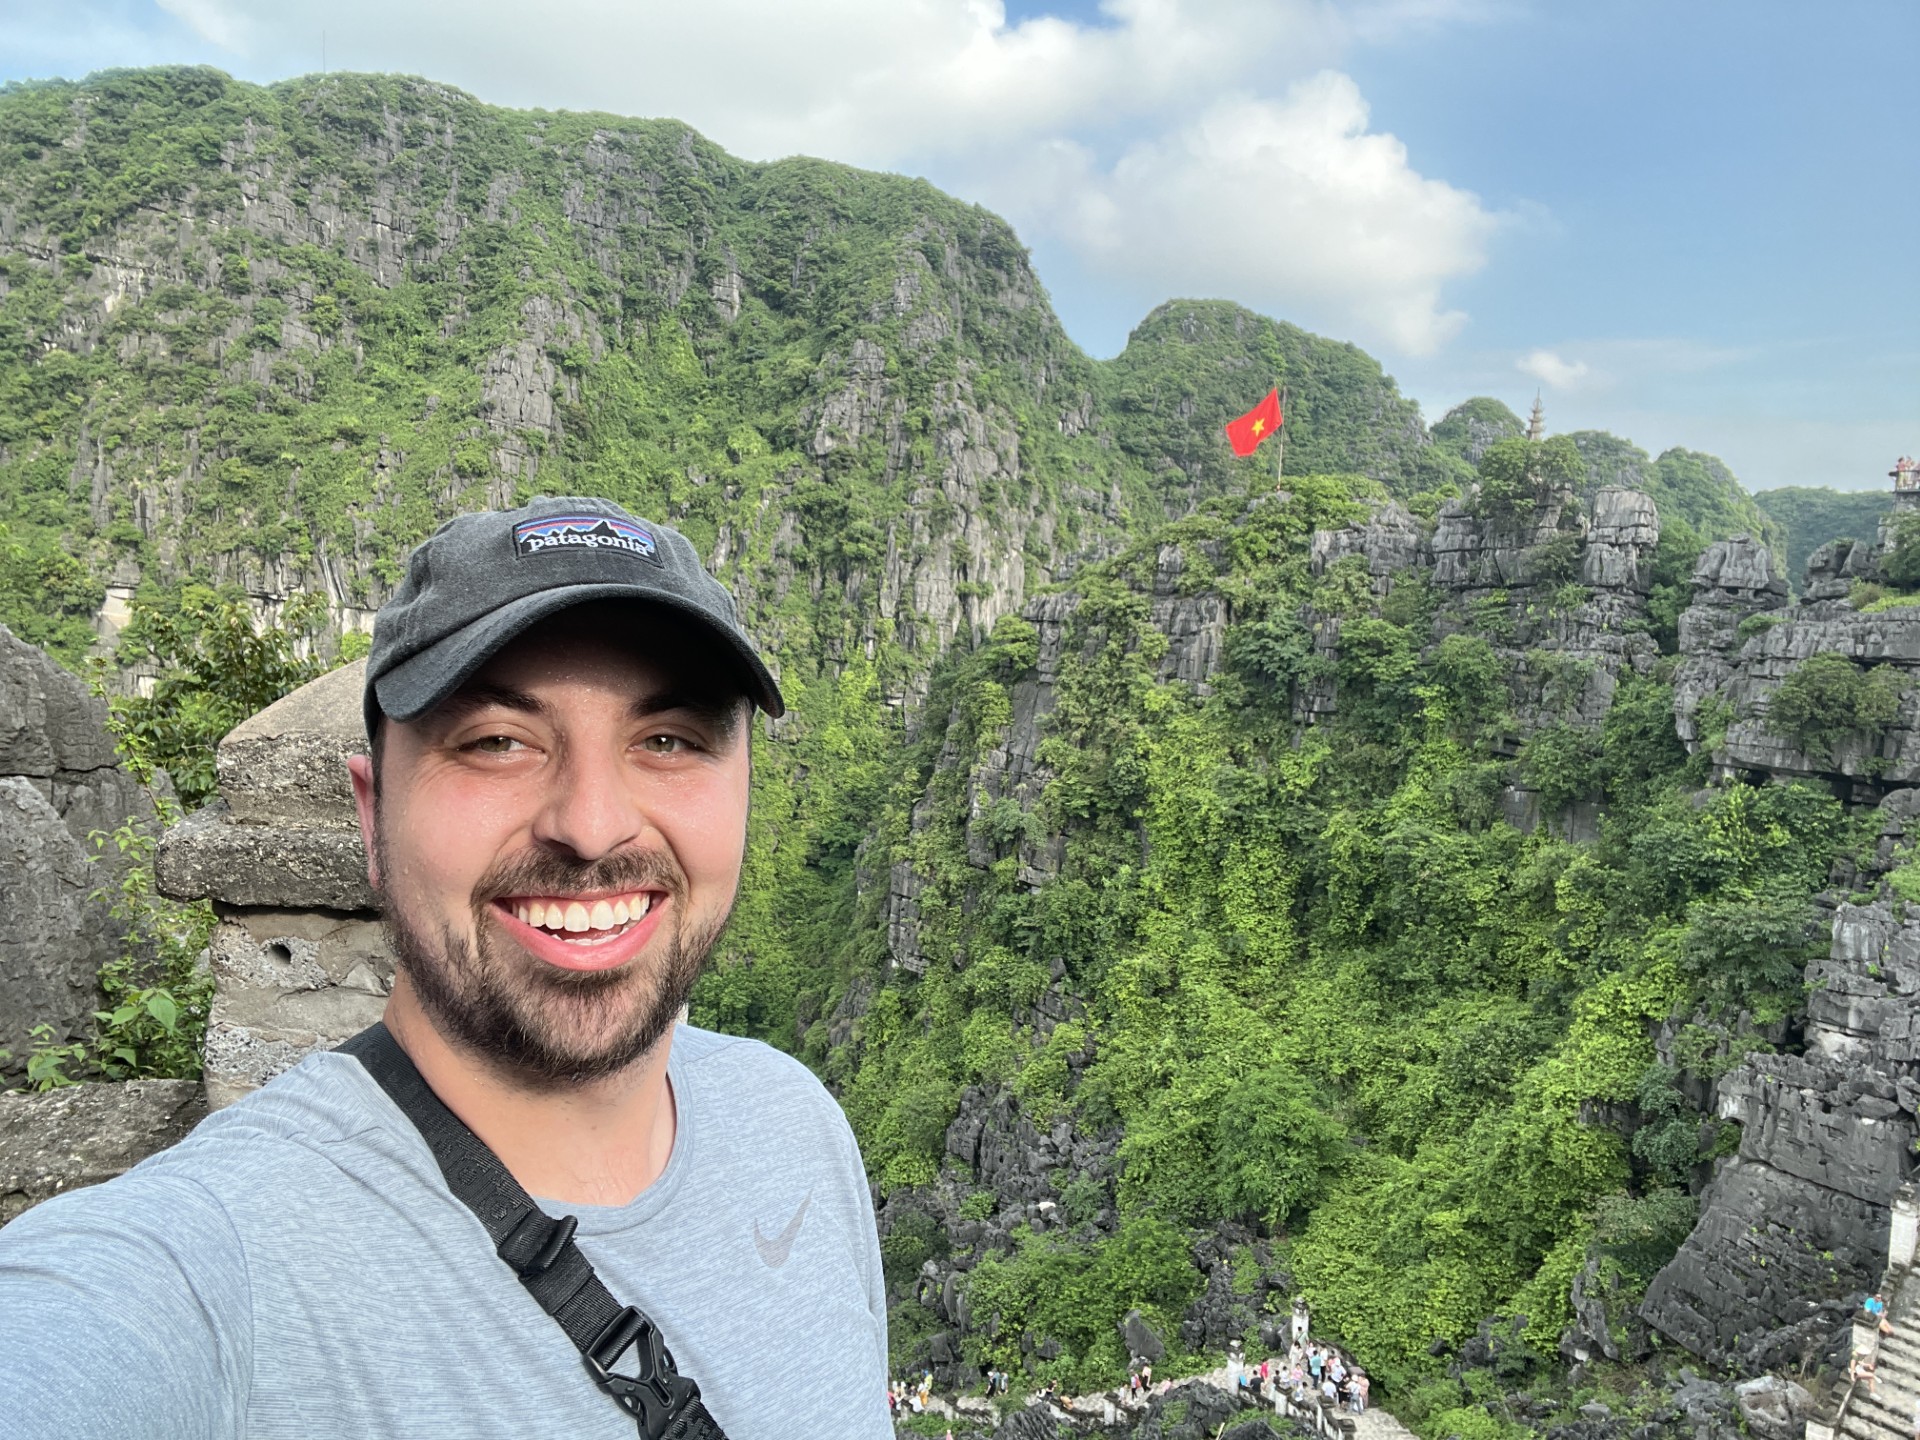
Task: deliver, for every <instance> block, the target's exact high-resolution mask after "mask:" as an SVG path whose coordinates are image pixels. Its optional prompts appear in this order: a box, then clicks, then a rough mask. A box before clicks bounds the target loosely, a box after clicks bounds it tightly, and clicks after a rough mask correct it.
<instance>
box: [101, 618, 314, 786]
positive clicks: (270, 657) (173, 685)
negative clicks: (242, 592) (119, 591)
mask: <svg viewBox="0 0 1920 1440" xmlns="http://www.w3.org/2000/svg"><path fill="white" fill-rule="evenodd" d="M325 618H326V605H325V602H324V601H323V600H322V599H321V598H320V597H319V596H318V595H296V596H295V597H294V598H293V599H292V600H291V601H289V602H288V604H287V608H286V612H285V614H284V615H283V617H282V623H281V624H279V625H268V626H264V627H260V628H256V627H255V623H254V617H253V610H252V608H251V607H250V606H249V605H248V604H247V602H246V601H245V600H243V599H239V598H237V597H234V596H229V595H221V594H217V593H216V592H214V591H212V590H210V589H208V588H207V587H205V586H203V585H189V586H186V587H185V588H184V589H183V590H181V592H180V593H179V594H178V595H177V596H173V597H170V598H161V597H148V598H143V599H139V600H136V601H135V602H134V606H133V618H132V620H131V622H130V623H129V624H128V626H127V628H126V630H125V631H123V632H122V634H121V637H120V649H119V654H118V655H117V657H116V658H117V659H118V661H119V663H120V664H121V665H122V666H125V667H128V668H147V669H157V670H158V672H159V673H158V677H157V678H156V680H155V682H154V686H153V690H152V693H151V694H148V695H120V696H115V697H114V698H113V700H112V702H111V705H110V724H111V726H112V728H113V730H114V732H115V736H116V738H117V739H118V741H119V743H120V747H121V751H122V753H123V754H124V755H125V756H126V757H127V760H128V763H129V765H130V766H131V767H132V768H133V769H134V770H135V772H136V773H139V772H143V771H144V772H147V773H151V771H152V770H153V769H154V768H156V767H158V768H160V769H163V770H165V771H166V772H167V774H168V775H169V776H171V777H172V779H173V784H174V788H175V789H176V790H178V791H179V792H180V798H181V799H182V800H183V801H185V802H186V804H187V805H188V806H190V807H191V806H196V805H199V804H201V803H203V802H204V801H206V800H207V799H209V798H210V797H211V796H212V795H213V792H214V787H215V781H214V747H215V746H216V745H218V744H219V743H220V741H221V739H222V738H223V737H224V736H225V735H226V733H227V732H228V731H229V730H231V729H233V727H234V726H236V725H238V724H239V723H240V722H241V721H242V720H245V719H246V718H247V717H248V716H249V715H253V714H256V713H258V712H259V711H261V710H264V709H266V707H267V706H269V705H271V704H272V703H273V702H274V701H276V700H278V699H279V698H280V697H281V696H282V695H285V694H287V693H288V692H289V691H291V690H295V689H298V688H299V687H300V686H302V685H304V684H306V683H307V681H309V680H311V679H313V678H314V677H315V676H316V675H319V674H320V673H321V672H323V671H324V670H325V669H326V668H327V666H326V663H325V662H324V661H322V660H320V659H318V658H316V657H314V656H313V655H312V654H311V653H308V654H305V655H303V654H302V653H301V651H302V649H303V648H305V644H303V642H306V643H310V642H311V640H312V637H313V636H314V635H315V634H316V633H317V632H318V630H319V628H320V626H321V623H322V622H323V621H324V620H325Z"/></svg>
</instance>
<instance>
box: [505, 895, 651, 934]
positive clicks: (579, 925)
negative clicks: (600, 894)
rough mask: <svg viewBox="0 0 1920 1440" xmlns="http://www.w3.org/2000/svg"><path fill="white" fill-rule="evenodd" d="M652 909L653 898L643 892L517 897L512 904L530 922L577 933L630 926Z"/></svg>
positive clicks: (514, 910) (643, 917)
mask: <svg viewBox="0 0 1920 1440" xmlns="http://www.w3.org/2000/svg"><path fill="white" fill-rule="evenodd" d="M652 908H653V897H652V896H651V895H648V894H646V893H645V892H644V891H643V892H642V893H640V894H638V895H622V896H620V897H619V898H617V899H614V900H594V901H591V902H588V901H584V900H516V901H514V903H513V913H514V914H515V915H516V916H517V917H518V918H519V919H521V920H522V921H524V922H525V923H527V924H528V925H534V926H539V927H541V928H543V929H547V930H554V931H565V932H567V933H569V934H574V935H578V934H582V933H584V932H586V931H588V930H614V929H618V928H619V927H620V926H622V925H631V924H633V923H635V922H636V921H640V920H644V919H645V918H646V915H647V912H648V911H649V910H651V909H652Z"/></svg>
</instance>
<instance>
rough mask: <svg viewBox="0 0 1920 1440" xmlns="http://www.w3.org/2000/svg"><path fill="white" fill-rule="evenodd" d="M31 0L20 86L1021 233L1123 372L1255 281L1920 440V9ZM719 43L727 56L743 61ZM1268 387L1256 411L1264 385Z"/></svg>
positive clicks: (1476, 342) (1520, 387)
mask: <svg viewBox="0 0 1920 1440" xmlns="http://www.w3.org/2000/svg"><path fill="white" fill-rule="evenodd" d="M542 10H543V19H542V23H541V24H540V25H539V26H537V27H530V26H529V25H528V24H527V21H526V16H527V13H528V12H527V11H526V10H525V8H524V7H523V6H522V5H521V4H520V3H519V0H65V3H62V4H60V5H53V6H49V5H46V4H44V3H37V4H27V3H24V0H0V78H17V77H24V76H40V75H47V74H66V75H78V74H83V73H85V72H86V71H88V70H90V69H94V68H99V67H102V66H107V65H121V64H141V63H157V62H161V61H178V60H193V61H200V62H204V63H209V64H214V65H219V66H221V67H222V68H223V69H226V70H228V71H230V72H232V73H234V74H236V75H240V76H242V77H244V78H247V79H254V80H271V79H277V78H282V77H284V76H287V75H293V74H300V73H304V72H306V71H309V70H313V69H317V68H318V67H319V60H320V37H321V33H322V32H323V31H324V32H325V34H326V43H327V49H328V59H329V62H330V64H331V65H332V66H333V67H334V68H352V69H368V70H402V71H410V72H414V73H419V74H425V75H429V76H432V77H434V78H437V79H442V80H446V81H449V82H451V83H454V84H457V85H460V86H462V87H464V88H466V89H468V90H470V91H471V92H473V93H474V94H476V95H478V96H480V97H481V98H482V99H486V100H491V101H494V102H497V103H501V104H511V105H543V106H548V107H552V108H594V109H607V110H613V111H616V112H620V113H627V114H637V115H675V116H678V117H679V118H682V119H685V120H687V121H689V122H690V123H692V124H694V125H696V126H697V127H699V128H700V129H701V130H702V131H703V132H705V133H707V134H708V135H710V136H711V137H712V138H713V139H715V140H716V141H718V142H719V143H721V144H723V145H726V146H727V147H728V148H730V149H732V150H734V151H736V152H737V153H740V154H743V155H747V156H749V157H752V158H772V157H774V156H776V155H780V154H787V153H794V152H804V153H812V154H820V155H825V156H827V157H828V158H831V159H840V160H845V161H848V162H850V163H855V164H863V165H869V166H874V167H876V168H883V169H895V170H902V171H905V172H907V173H915V174H923V175H926V176H927V177H928V178H930V179H932V180H933V181H935V183H937V184H940V185H942V186H943V187H944V188H946V189H948V190H950V191H952V192H953V193H956V194H958V195H961V196H963V197H964V198H967V199H973V200H978V201H979V202H980V203H982V204H986V205H989V206H991V207H992V208H994V209H996V210H998V211H1000V212H1001V213H1003V214H1005V215H1007V216H1008V218H1009V219H1011V220H1012V221H1013V222H1014V223H1015V225H1016V226H1017V227H1018V228H1019V229H1020V232H1021V234H1022V236H1023V238H1025V239H1026V240H1027V242H1028V243H1029V245H1030V246H1031V247H1032V249H1033V252H1034V257H1035V262H1036V265H1037V268H1038V269H1039V272H1040V275H1041V278H1042V280H1043V281H1044V282H1045V283H1046V284H1047V286H1048V288H1049V290H1050V291H1051V293H1052V295H1053V297H1054V301H1055V305H1056V307H1057V309H1058V310H1059V312H1060V314H1061V317H1062V319H1063V321H1064V322H1065V324H1066V326H1067V328H1068V330H1069V332H1070V333H1071V334H1072V335H1073V336H1074V337H1075V338H1076V339H1077V340H1078V341H1079V342H1080V343H1081V344H1082V345H1083V346H1085V347H1086V348H1087V349H1088V350H1089V351H1091V352H1092V353H1094V354H1096V355H1110V354H1112V353H1114V352H1115V351H1116V350H1117V349H1118V348H1119V347H1120V346H1121V345H1122V344H1124V342H1125V338H1126V334H1127V331H1128V330H1129V329H1130V328H1131V327H1132V326H1133V325H1134V324H1135V323H1137V321H1138V320H1139V319H1140V317H1141V316H1142V315H1143V314H1144V313H1145V312H1146V310H1147V309H1149V308H1150V307H1151V306H1152V305H1153V304H1154V303H1155V302H1156V301H1158V300H1160V299H1164V298H1167V297H1169V296H1172V295H1189V294H1203V295H1219V296H1224V297H1226V298H1230V299H1235V300H1239V301H1242V302H1243V303H1246V304H1248V305H1251V306H1253V307H1254V308H1256V309H1260V310H1263V311H1265V312H1266V313H1269V314H1274V315H1278V316H1281V317H1282V318H1285V319H1289V320H1293V321H1295V322H1296V323H1299V324H1302V325H1305V326H1307V327H1308V328H1311V329H1314V330H1318V331H1320V332H1321V333H1324V334H1328V335H1332V336H1335V337H1337V338H1340V339H1348V340H1352V341H1354V342H1355V343H1357V344H1360V345H1362V346H1363V347H1365V348H1366V349H1367V350H1369V351H1370V352H1371V353H1373V354H1374V355H1376V356H1378V357H1379V358H1380V360H1381V361H1382V363H1383V364H1385V365H1386V367H1387V369H1388V370H1389V371H1390V372H1391V373H1392V374H1394V375H1395V376H1396V377H1397V378H1398V379H1399V381H1400V383H1401V385H1402V387H1403V388H1404V389H1405V390H1406V391H1407V392H1408V393H1410V394H1412V395H1413V396H1415V397H1416V398H1418V399H1419V400H1420V402H1421V404H1422V406H1423V408H1424V409H1425V411H1426V413H1427V415H1428V418H1429V419H1437V418H1438V417H1439V415H1440V414H1441V413H1443V412H1444V410H1445V408H1446V407H1447V406H1448V405H1450V404H1452V403H1455V402H1457V401H1458V400H1460V399H1462V398H1465V397H1466V396H1468V395H1473V394H1493V395H1498V396H1500V397H1501V398H1503V399H1505V400H1506V401H1507V402H1508V403H1509V404H1510V405H1512V406H1513V407H1514V408H1515V409H1516V410H1524V409H1525V408H1526V406H1527V405H1528V404H1530V403H1531V401H1532V399H1533V395H1534V392H1535V391H1536V389H1537V390H1539V391H1540V392H1541V394H1542V397H1543V399H1544V402H1545V405H1546V409H1547V417H1548V425H1549V429H1552V430H1560V429H1574V428H1585V427H1596V428H1604V429H1609V430H1612V431H1614V432H1615V433H1617V434H1621V435H1625V436H1628V437H1629V438H1631V439H1633V440H1635V441H1636V442H1638V443H1639V444H1641V445H1642V446H1644V447H1645V448H1647V449H1648V450H1650V451H1654V452H1657V451H1659V450H1661V449H1663V448H1665V447H1667V446H1670V445H1685V446H1688V447H1690V448H1694V449H1702V450H1708V451H1711V452H1713V453H1715V454H1718V455H1720V456H1721V457H1722V458H1724V459H1726V460H1727V461H1728V462H1729V463H1730V464H1731V465H1732V466H1733V467H1734V470H1735V472H1736V473H1737V474H1739V475H1740V476H1741V478H1742V479H1743V480H1744V481H1745V482H1746V483H1747V484H1748V485H1749V486H1751V487H1753V488H1765V487H1768V486H1773V485H1782V484H1832V485H1837V486H1841V487H1843V488H1875V487H1878V486H1881V485H1884V484H1885V483H1886V481H1885V472H1886V471H1887V470H1888V469H1889V468H1890V467H1891V465H1892V462H1893V459H1894V457H1895V456H1896V455H1897V454H1900V453H1903V452H1905V453H1911V452H1913V451H1916V450H1920V279H1917V278H1916V277H1917V276H1920V267H1916V265H1915V264H1914V263H1913V258H1912V257H1913V253H1914V250H1915V248H1916V244H1917V243H1920V93H1916V89H1915V85H1916V81H1915V79H1914V74H1915V71H1914V60H1915V57H1916V56H1920V4H1915V3H1914V0H1845V3H1842V4H1839V5H1833V6H1823V7H1812V6H1807V5H1805V4H1802V3H1781V0H1758V3H1756V0H1746V3H1732V0H1688V3H1684V4H1674V3H1671V0H1667V3H1653V0H1593V3H1582V4H1565V3H1550V0H1105V3H1104V4H1097V3H1085V0H1055V3H1047V0H1013V3H1011V4H1008V5H1006V6H1005V7H1004V8H1003V7H1002V6H1001V5H1000V4H998V3H995V0H808V3H806V4H803V5H795V4H793V3H791V0H706V3H705V4H703V5H702V6H700V7H692V6H687V5H683V4H674V3H666V0H657V3H656V0H627V3H622V4H608V3H605V0H549V3H548V4H547V5H545V6H543V7H542ZM721 37H726V39H725V43H720V42H721ZM1253 398H1257V397H1253Z"/></svg>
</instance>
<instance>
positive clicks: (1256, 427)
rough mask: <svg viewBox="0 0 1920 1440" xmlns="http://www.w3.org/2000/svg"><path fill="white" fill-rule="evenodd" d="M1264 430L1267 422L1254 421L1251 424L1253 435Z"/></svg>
mask: <svg viewBox="0 0 1920 1440" xmlns="http://www.w3.org/2000/svg"><path fill="white" fill-rule="evenodd" d="M1266 428H1267V422H1266V421H1264V420H1256V421H1254V422H1253V433H1254V434H1256V435H1258V434H1260V433H1262V432H1263V431H1264V430H1265V429H1266Z"/></svg>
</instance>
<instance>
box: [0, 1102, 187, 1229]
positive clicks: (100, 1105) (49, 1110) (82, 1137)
mask: <svg viewBox="0 0 1920 1440" xmlns="http://www.w3.org/2000/svg"><path fill="white" fill-rule="evenodd" d="M204 1114H206V1101H205V1099H204V1097H203V1096H202V1094H201V1091H200V1087H199V1085H198V1084H196V1083H195V1082H193V1081H191V1080H127V1081H122V1082H121V1083H119V1084H94V1085H68V1086H64V1087H63V1088H61V1089H58V1090H49V1091H47V1092H46V1093H45V1094H41V1095H18V1094H10V1093H9V1094H0V1225H4V1224H6V1222H7V1221H9V1220H11V1219H13V1218H14V1216H16V1215H18V1214H19V1213H20V1212H21V1211H23V1210H25V1209H27V1208H28V1207H30V1206H33V1205H38V1204H39V1203H40V1202H41V1201H42V1200H46V1199H49V1198H51V1197H52V1196H54V1195H58V1194H60V1193H61V1192H62V1191H65V1190H77V1189H79V1188H80V1187H81V1186H83V1185H98V1184H99V1183H100V1182H101V1181H103V1180H111V1179H112V1178H113V1177H114V1176H116V1175H119V1174H121V1173H122V1172H124V1171H126V1170H129V1169H131V1168H132V1167H133V1166H135V1165H137V1164H139V1163H140V1161H142V1160H144V1159H146V1157H147V1156H149V1155H151V1154H153V1153H154V1152H155V1151H156V1150H164V1149H165V1148H166V1147H167V1146H169V1145H171V1144H173V1143H174V1142H175V1141H176V1140H180V1139H182V1138H183V1137H184V1136H185V1135H186V1133H187V1132H188V1131H189V1130H191V1129H192V1128H193V1127H194V1126H195V1125H196V1124H198V1123H199V1121H200V1118H201V1116H203V1115H204Z"/></svg>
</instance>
